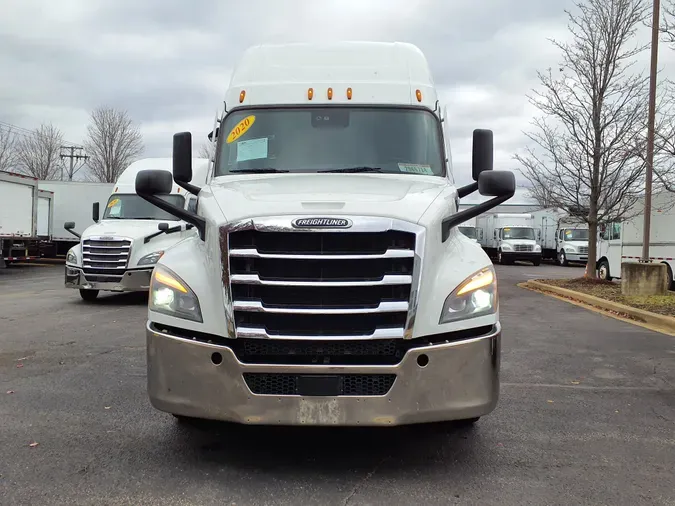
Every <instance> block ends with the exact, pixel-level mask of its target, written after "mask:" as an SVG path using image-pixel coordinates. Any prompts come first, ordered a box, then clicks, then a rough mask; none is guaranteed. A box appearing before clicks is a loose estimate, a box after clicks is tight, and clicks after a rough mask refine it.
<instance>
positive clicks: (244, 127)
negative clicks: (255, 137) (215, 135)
mask: <svg viewBox="0 0 675 506" xmlns="http://www.w3.org/2000/svg"><path fill="white" fill-rule="evenodd" d="M254 121H255V116H254V115H253V114H251V115H250V116H246V117H245V118H244V119H243V120H241V121H240V122H239V123H237V124H236V125H235V127H234V128H233V129H232V130H230V133H229V134H228V135H227V139H226V140H225V142H227V143H228V144H231V143H233V142H234V141H236V140H237V139H238V138H239V137H241V136H242V135H244V134H245V133H246V132H247V131H248V129H249V128H251V125H253V122H254Z"/></svg>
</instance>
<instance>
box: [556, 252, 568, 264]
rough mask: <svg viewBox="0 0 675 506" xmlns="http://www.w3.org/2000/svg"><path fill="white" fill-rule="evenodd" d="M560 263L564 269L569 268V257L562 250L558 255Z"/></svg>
mask: <svg viewBox="0 0 675 506" xmlns="http://www.w3.org/2000/svg"><path fill="white" fill-rule="evenodd" d="M558 263H559V264H560V265H562V266H563V267H567V266H568V265H569V262H568V261H567V255H565V250H564V249H561V250H560V253H558Z"/></svg>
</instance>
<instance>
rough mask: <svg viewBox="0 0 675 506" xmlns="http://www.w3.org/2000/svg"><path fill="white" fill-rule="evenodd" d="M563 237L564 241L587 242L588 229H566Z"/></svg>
mask: <svg viewBox="0 0 675 506" xmlns="http://www.w3.org/2000/svg"><path fill="white" fill-rule="evenodd" d="M563 237H564V238H565V240H566V241H588V229H587V228H566V229H565V232H564V233H563Z"/></svg>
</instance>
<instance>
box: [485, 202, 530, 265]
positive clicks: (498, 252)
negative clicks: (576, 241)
mask: <svg viewBox="0 0 675 506" xmlns="http://www.w3.org/2000/svg"><path fill="white" fill-rule="evenodd" d="M476 227H477V228H478V229H479V232H478V242H479V243H480V245H481V246H482V247H483V249H484V250H485V252H486V253H487V254H488V255H489V256H490V257H491V258H496V259H497V263H500V264H510V263H513V262H514V261H517V260H524V261H527V262H532V263H533V264H534V265H539V264H540V263H541V246H539V244H537V233H536V231H535V227H534V216H533V215H532V214H529V213H528V214H526V213H491V214H484V215H481V216H478V218H477V219H476Z"/></svg>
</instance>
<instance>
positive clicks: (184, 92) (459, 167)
mask: <svg viewBox="0 0 675 506" xmlns="http://www.w3.org/2000/svg"><path fill="white" fill-rule="evenodd" d="M572 6H573V3H572V2H571V1H570V0H244V1H241V2H235V1H234V0H221V1H215V0H193V1H192V2H185V1H182V0H59V1H53V2H49V1H47V0H2V15H1V16H0V68H2V76H3V77H2V79H0V121H2V122H5V123H11V124H15V125H18V126H20V127H23V128H28V129H32V128H35V127H37V126H38V125H39V124H40V122H42V121H52V122H53V123H54V124H55V125H56V126H58V127H59V128H60V129H61V130H62V131H63V132H64V136H65V139H66V140H68V141H70V142H74V143H81V142H82V140H83V139H84V136H85V134H86V125H87V122H88V114H89V111H90V110H91V109H92V108H94V107H96V106H98V105H102V104H108V105H112V106H116V107H120V108H125V109H127V110H128V111H129V113H130V115H131V116H132V118H133V119H134V120H135V121H137V122H139V123H140V126H141V130H142V133H143V136H144V141H145V146H146V150H145V153H144V156H170V149H171V139H172V135H173V133H174V132H176V131H183V130H191V131H192V132H193V136H194V137H193V138H194V139H195V144H196V145H197V143H198V142H201V140H202V139H204V140H205V135H206V134H207V133H208V132H209V131H210V129H211V125H212V124H213V118H214V115H215V112H216V109H218V108H220V107H222V100H223V97H224V93H225V88H226V86H227V84H228V82H229V78H230V72H231V69H232V67H233V65H234V64H235V62H236V61H237V59H238V58H239V57H240V55H241V53H242V51H243V50H244V49H245V48H246V47H248V46H250V45H253V44H258V43H261V42H295V41H321V40H340V39H350V40H356V39H360V40H384V41H405V42H412V43H414V44H416V45H417V46H419V47H420V48H421V49H422V51H423V52H424V53H425V54H426V55H427V58H428V59H429V62H430V65H431V69H432V72H433V74H434V78H435V80H436V84H437V85H438V87H439V92H440V95H441V100H442V102H443V103H446V104H447V106H448V112H449V115H450V124H451V132H452V138H451V143H452V150H453V159H454V162H455V170H456V173H457V177H458V179H459V180H460V181H466V180H467V178H470V175H469V174H470V166H469V158H470V143H471V132H472V130H473V129H474V128H492V129H493V130H494V132H495V168H510V169H513V168H516V167H517V165H515V164H514V162H513V161H512V155H513V153H514V152H516V150H518V149H520V148H522V146H523V144H524V143H525V138H524V136H523V134H522V130H523V129H527V128H528V123H529V121H530V120H531V118H532V116H533V114H534V113H535V111H534V110H533V109H532V108H531V106H529V104H528V102H527V99H526V96H525V95H526V93H528V92H529V91H530V89H531V88H532V87H534V86H537V79H536V70H538V69H539V70H543V69H546V68H547V67H549V66H553V67H555V66H556V63H557V62H558V61H559V60H560V56H559V53H558V52H557V50H556V49H555V48H554V47H553V46H552V44H551V43H550V42H548V41H547V38H548V37H553V38H556V39H559V40H562V39H564V38H565V37H566V36H567V30H566V22H567V18H566V15H565V13H564V9H565V8H571V7H572ZM660 53H661V56H660V62H659V63H660V67H662V68H664V67H665V68H668V62H670V67H671V68H675V51H672V50H669V49H668V48H666V47H665V46H664V47H663V48H662V50H661V52H660ZM647 58H648V54H645V55H644V61H645V64H646V61H647Z"/></svg>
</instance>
